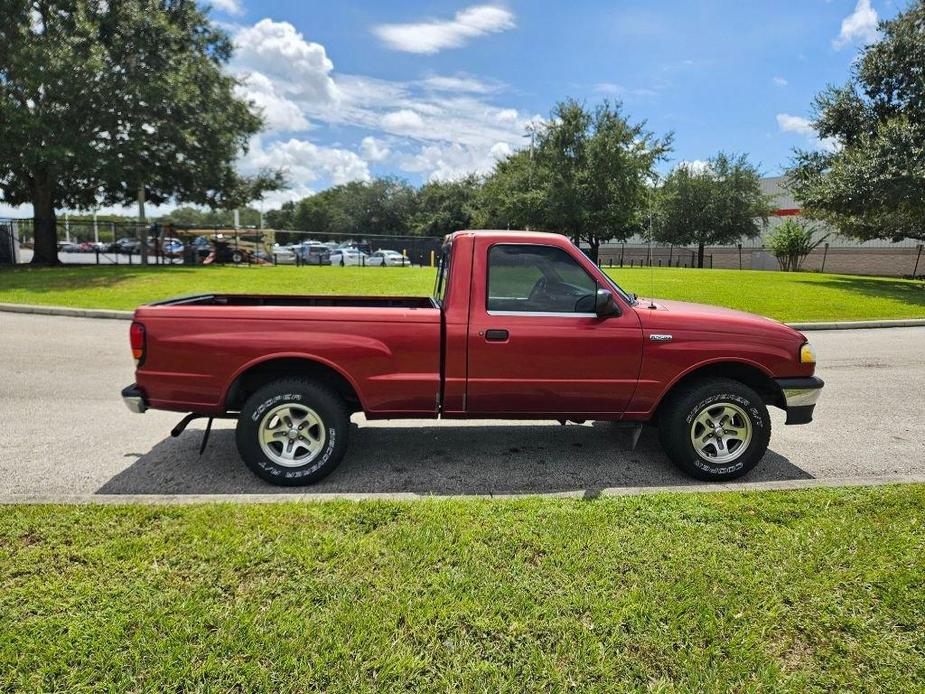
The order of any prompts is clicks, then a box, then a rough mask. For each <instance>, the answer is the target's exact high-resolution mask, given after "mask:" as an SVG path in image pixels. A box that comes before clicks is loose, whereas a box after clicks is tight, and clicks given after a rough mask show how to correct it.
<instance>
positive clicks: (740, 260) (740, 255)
mask: <svg viewBox="0 0 925 694" xmlns="http://www.w3.org/2000/svg"><path fill="white" fill-rule="evenodd" d="M736 245H737V246H738V247H739V269H740V270H741V269H742V244H741V243H738V244H736Z"/></svg>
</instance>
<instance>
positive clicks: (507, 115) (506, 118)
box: [495, 108, 517, 123]
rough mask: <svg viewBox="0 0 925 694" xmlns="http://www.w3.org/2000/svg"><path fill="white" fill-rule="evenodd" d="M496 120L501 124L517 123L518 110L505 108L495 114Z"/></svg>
mask: <svg viewBox="0 0 925 694" xmlns="http://www.w3.org/2000/svg"><path fill="white" fill-rule="evenodd" d="M495 120H496V121H498V122H499V123H516V122H517V109H516V108H503V109H501V110H500V111H498V113H496V114H495Z"/></svg>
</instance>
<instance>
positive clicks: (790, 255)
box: [767, 219, 830, 272]
mask: <svg viewBox="0 0 925 694" xmlns="http://www.w3.org/2000/svg"><path fill="white" fill-rule="evenodd" d="M815 231H816V227H815V226H811V225H808V224H803V223H801V222H797V221H796V220H793V219H788V220H787V221H786V222H784V223H783V224H781V225H780V226H779V227H777V228H776V229H775V230H774V231H773V232H771V235H770V236H769V237H768V240H767V246H768V248H769V249H770V251H771V252H772V253H773V254H774V257H775V258H777V262H778V264H779V265H780V269H781V270H783V271H784V272H797V271H799V269H800V268H801V267H803V261H804V260H806V256H808V255H809V254H810V253H811V252H812V251H813V249H814V248H816V247H817V246H818V245H819V244H821V243H822V242H823V241H825V240H826V239H827V238H829V236H830V234H824V235H823V236H820V237H819V238H818V239H816V240H815V241H813V234H814V233H815Z"/></svg>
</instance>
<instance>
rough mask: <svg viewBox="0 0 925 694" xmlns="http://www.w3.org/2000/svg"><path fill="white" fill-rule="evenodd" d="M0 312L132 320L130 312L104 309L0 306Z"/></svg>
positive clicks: (28, 305) (22, 305) (25, 305)
mask: <svg viewBox="0 0 925 694" xmlns="http://www.w3.org/2000/svg"><path fill="white" fill-rule="evenodd" d="M0 311H7V312H9V313H35V314H41V315H45V316H71V317H72V318H114V319H116V320H132V311H111V310H109V309H104V308H67V307H65V306H32V305H30V304H0Z"/></svg>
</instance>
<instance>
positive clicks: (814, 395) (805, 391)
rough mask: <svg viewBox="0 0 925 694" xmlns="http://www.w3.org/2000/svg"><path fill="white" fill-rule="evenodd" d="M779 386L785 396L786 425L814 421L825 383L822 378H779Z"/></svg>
mask: <svg viewBox="0 0 925 694" xmlns="http://www.w3.org/2000/svg"><path fill="white" fill-rule="evenodd" d="M777 385H778V386H780V389H781V392H782V393H783V394H784V409H785V410H786V411H787V421H786V422H785V424H809V423H810V422H811V421H813V410H814V409H815V407H816V401H817V400H818V399H819V394H820V393H821V392H822V387H823V386H824V385H825V382H824V381H823V380H822V379H821V378H816V377H815V376H809V377H808V378H778V379H777Z"/></svg>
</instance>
